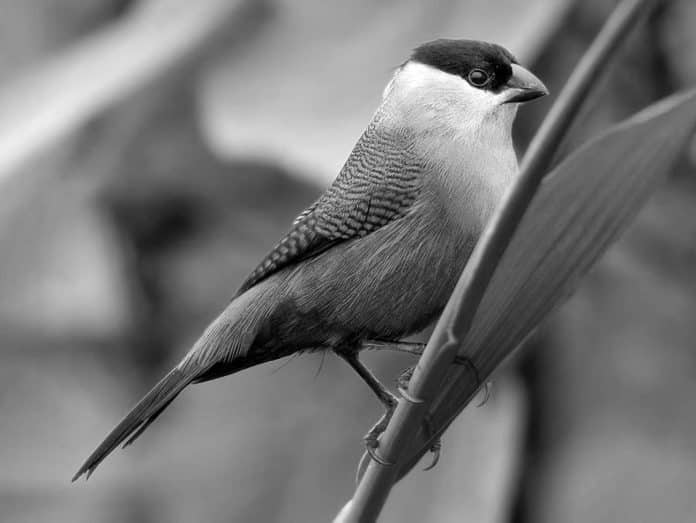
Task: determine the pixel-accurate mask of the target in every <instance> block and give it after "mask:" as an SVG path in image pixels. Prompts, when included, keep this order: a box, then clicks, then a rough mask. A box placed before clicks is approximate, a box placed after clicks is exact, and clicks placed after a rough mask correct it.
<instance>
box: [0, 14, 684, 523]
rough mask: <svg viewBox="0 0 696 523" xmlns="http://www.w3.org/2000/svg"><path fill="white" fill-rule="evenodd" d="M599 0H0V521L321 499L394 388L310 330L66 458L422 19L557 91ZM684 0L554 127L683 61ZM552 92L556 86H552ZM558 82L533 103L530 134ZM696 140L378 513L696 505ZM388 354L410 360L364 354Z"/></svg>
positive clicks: (220, 291)
mask: <svg viewBox="0 0 696 523" xmlns="http://www.w3.org/2000/svg"><path fill="white" fill-rule="evenodd" d="M615 3H616V2H613V1H606V0H585V1H572V0H524V1H523V0H494V1H487V2H484V1H480V0H459V1H457V2H451V1H447V0H437V1H435V0H434V1H431V2H427V3H426V2H419V1H416V0H403V1H396V0H390V1H376V0H372V1H369V0H361V1H354V2H341V1H339V0H323V1H320V0H302V1H298V0H294V1H291V0H247V1H245V0H198V1H197V2H181V1H178V0H92V1H90V2H87V1H84V0H50V1H49V0H22V1H21V2H20V1H17V0H0V14H1V15H2V16H0V39H1V43H2V45H0V151H2V154H0V254H1V258H0V260H1V261H2V263H1V264H0V341H1V343H0V441H1V442H2V445H0V521H1V522H8V523H15V522H32V523H34V522H43V521H46V522H49V521H50V522H63V521H66V522H67V521H70V522H78V523H79V522H100V523H101V522H104V523H111V522H133V523H157V522H182V523H183V522H230V521H234V522H242V523H244V522H269V523H272V522H291V523H292V522H314V521H317V522H319V521H330V520H331V518H332V517H333V516H334V515H335V514H336V512H337V511H338V509H339V508H340V507H341V506H342V504H343V503H344V502H345V501H346V500H347V499H348V497H349V496H350V494H351V493H352V489H353V486H354V483H353V481H354V471H355V467H356V464H357V461H358V459H359V457H360V455H361V453H362V445H361V437H362V435H363V434H364V432H365V431H366V430H367V428H369V426H371V424H372V423H373V422H374V421H375V420H376V418H377V417H378V415H379V414H380V406H379V405H378V404H377V402H376V401H375V400H374V399H373V398H372V397H371V395H370V393H369V391H368V389H367V388H366V387H364V386H363V384H362V383H359V382H358V380H357V378H356V377H355V376H354V375H353V373H352V372H351V371H350V369H349V368H348V367H347V366H346V365H344V364H342V363H341V362H338V361H337V360H336V359H335V358H334V357H332V356H330V355H328V356H326V358H322V356H321V355H318V354H315V355H305V356H302V357H299V358H294V359H291V360H289V361H287V362H276V363H273V364H268V365H265V366H262V367H259V368H255V369H252V370H249V371H245V372H243V373H242V374H239V375H236V376H233V377H230V378H226V379H223V380H220V381H216V382H212V383H210V384H207V385H205V386H203V387H192V388H191V389H189V390H187V391H186V392H185V393H184V394H183V395H182V396H181V397H180V398H179V399H178V400H177V401H176V402H175V403H174V404H173V405H172V407H170V408H169V409H168V410H167V412H166V414H164V415H163V416H162V417H161V418H160V419H158V421H157V423H155V424H154V425H153V426H152V427H151V428H150V429H149V430H148V432H147V434H146V435H145V436H144V437H143V438H142V439H141V440H139V441H138V442H137V444H136V445H134V446H133V447H131V448H129V449H128V451H127V452H116V453H115V454H114V455H113V456H112V457H111V458H110V459H108V460H107V461H106V462H105V463H104V464H103V465H102V466H101V467H100V468H99V470H98V471H97V473H96V474H95V476H94V477H93V478H92V479H91V480H90V481H89V482H87V483H84V482H79V483H77V484H74V485H71V484H70V482H69V480H70V477H71V476H72V474H73V473H74V472H75V470H76V469H77V467H78V466H79V465H80V464H81V462H82V461H83V459H84V458H85V457H86V456H87V454H88V453H89V452H91V450H92V449H93V448H94V446H95V445H96V444H97V443H98V442H99V441H101V439H102V437H103V436H104V435H105V434H106V433H107V431H109V430H110V429H111V428H112V427H113V425H114V424H115V423H116V422H117V421H118V420H119V419H120V418H121V417H122V416H123V415H124V414H125V413H126V411H127V410H128V408H129V407H130V406H131V405H132V404H133V403H134V402H135V401H136V400H137V399H138V398H139V397H140V396H141V394H142V393H144V392H146V391H147V390H148V389H149V388H150V386H151V385H152V384H153V383H154V382H155V381H156V380H157V379H158V378H159V377H160V376H161V375H162V374H163V373H164V372H165V371H166V370H167V369H168V368H169V367H170V366H171V365H172V364H174V363H175V362H176V361H177V360H178V359H179V358H180V357H181V355H182V354H183V353H184V352H185V351H186V350H187V349H188V348H189V346H190V344H191V343H192V342H193V341H194V340H195V339H196V338H197V336H198V335H199V334H200V332H201V331H202V329H203V328H204V327H205V326H206V324H207V323H208V321H209V320H210V319H211V318H213V316H214V315H215V314H216V313H217V311H219V310H220V309H221V308H222V307H224V306H225V305H226V303H227V302H228V300H229V299H230V297H231V296H232V295H233V293H234V292H235V290H236V289H237V287H238V286H239V284H240V282H241V281H242V280H243V278H244V277H245V276H246V275H247V273H248V272H249V271H250V270H251V269H252V267H253V266H254V265H255V263H256V262H257V261H258V260H259V259H260V257H261V256H262V255H264V254H265V253H266V251H267V250H268V249H269V248H270V247H271V246H272V245H273V244H274V243H275V242H276V240H277V239H278V238H279V237H280V235H281V234H283V233H284V232H285V231H286V229H287V228H288V226H289V223H290V221H291V220H292V219H293V218H294V216H295V215H296V214H298V212H299V211H300V210H301V209H303V208H304V206H306V205H307V204H309V203H310V202H311V201H312V200H313V199H314V198H315V197H316V195H317V194H318V193H319V191H320V190H321V189H322V187H324V186H326V185H327V184H328V183H329V182H330V180H331V179H332V178H333V177H334V176H335V175H336V173H337V172H338V169H339V168H340V166H341V164H342V162H343V161H344V159H345V158H346V156H347V155H348V153H349V152H350V150H351V148H352V146H353V144H354V142H355V140H356V139H357V138H358V136H359V135H360V133H361V131H362V129H363V127H364V126H365V125H366V123H367V122H368V121H369V118H370V115H371V113H372V111H373V110H374V108H375V107H376V106H377V104H378V102H379V99H380V95H381V91H382V88H383V87H384V85H385V84H386V82H387V81H388V79H389V77H390V75H391V72H392V71H393V69H394V67H395V66H397V65H398V64H399V63H401V62H402V61H403V60H404V59H405V58H406V57H407V56H408V54H409V52H410V49H412V48H413V47H415V46H416V45H418V44H419V43H421V42H423V41H426V40H429V39H432V38H435V37H443V36H447V37H465V38H479V39H485V40H490V41H495V42H498V43H501V44H503V45H505V46H507V47H508V48H509V49H510V50H511V51H512V52H513V53H514V54H516V55H517V56H518V57H519V59H520V60H521V61H522V62H523V63H524V64H526V65H528V66H530V67H531V68H532V69H533V70H534V71H535V72H536V73H537V74H538V75H539V76H540V77H541V78H542V79H544V81H545V82H546V84H547V85H548V86H549V87H550V88H551V89H552V91H553V92H558V90H559V88H560V86H561V85H562V84H563V82H564V80H565V78H567V76H568V74H569V72H570V70H571V69H572V68H573V66H574V64H575V63H576V61H577V59H578V57H579V56H580V54H581V53H582V52H583V50H584V49H586V47H587V45H588V44H589V42H590V41H591V39H592V38H593V36H594V35H595V34H596V32H597V30H598V28H599V27H600V25H601V24H602V22H603V21H604V20H605V19H606V17H607V14H608V13H609V11H610V10H611V9H612V7H613V6H614V5H615ZM694 27H696V3H694V2H693V1H692V0H676V1H672V2H668V3H666V6H665V7H664V8H663V9H661V10H660V11H659V12H658V13H657V14H656V15H655V16H654V17H653V18H652V19H651V20H650V22H649V23H648V24H647V25H646V26H645V27H643V28H641V29H640V30H639V31H637V32H636V34H635V35H634V37H633V38H632V39H631V41H630V43H629V45H627V46H626V49H625V52H623V53H622V55H621V57H620V58H619V59H618V60H617V61H616V62H615V65H614V66H613V67H612V69H611V71H610V73H609V74H607V75H606V76H605V77H602V78H598V79H597V87H596V89H595V91H594V92H593V94H592V95H591V98H590V101H589V103H588V104H587V107H586V109H585V110H584V112H583V114H582V116H581V118H580V119H579V121H578V123H577V124H576V126H575V127H574V129H573V132H572V133H571V136H570V138H569V139H568V140H567V142H566V145H565V146H564V152H565V153H567V152H568V151H570V150H572V149H573V148H575V147H577V146H578V145H579V144H581V143H583V142H584V141H585V140H586V139H587V138H588V137H589V136H591V135H593V134H595V133H596V132H597V131H598V130H599V129H603V128H606V127H607V126H608V125H610V124H611V123H613V122H616V121H618V120H621V119H623V118H625V117H627V116H628V115H630V114H632V113H633V112H635V111H636V110H638V109H640V108H642V107H644V106H646V105H648V104H649V103H650V102H651V101H654V100H656V99H659V98H661V97H663V96H665V95H667V94H669V93H671V92H673V91H675V90H678V89H680V88H685V87H687V86H693V85H694V84H696V32H694V30H693V28H694ZM550 98H552V97H550ZM550 101H551V100H546V101H543V102H541V103H538V104H532V105H530V106H528V107H525V108H523V109H522V110H521V111H520V116H519V118H518V122H517V126H516V139H517V144H518V145H519V149H520V151H522V150H523V149H524V146H525V144H526V143H527V141H528V140H529V138H530V137H531V135H532V133H533V132H534V130H535V129H536V127H537V125H538V123H539V121H540V119H541V117H542V116H543V115H544V113H545V112H546V110H547V109H548V106H549V103H550ZM695 169H696V146H692V147H691V149H690V150H688V151H686V152H685V154H684V157H683V159H682V160H681V162H680V164H679V166H678V168H677V169H675V172H674V173H673V175H672V176H671V180H670V182H669V184H668V185H667V186H666V187H664V188H663V189H662V190H661V191H660V193H659V194H657V195H656V196H655V197H654V198H653V199H652V200H651V202H650V204H649V205H648V206H647V207H646V208H645V209H644V211H643V212H642V213H641V214H640V216H639V218H638V220H637V222H636V223H635V224H634V225H633V226H632V228H631V229H630V230H629V232H628V233H627V234H625V235H624V237H623V238H622V240H621V241H620V242H619V243H618V244H617V245H615V246H614V247H613V248H612V249H611V251H610V252H609V253H608V254H607V255H606V256H605V257H604V259H603V261H602V263H601V264H600V265H599V266H598V267H597V268H596V269H595V270H594V271H593V272H592V274H591V275H590V277H588V278H587V279H586V280H585V281H584V284H583V286H582V288H581V290H580V291H579V292H578V293H577V294H576V295H575V297H574V298H573V299H572V300H571V301H570V302H569V303H568V304H567V305H566V306H565V307H563V308H562V309H561V310H560V311H559V312H558V313H557V314H555V315H554V316H553V317H552V318H550V319H549V321H547V323H546V325H545V327H544V329H542V331H541V332H540V333H539V334H538V335H537V336H536V337H535V338H534V340H532V342H531V343H530V344H529V345H528V346H527V347H526V348H525V349H524V350H522V351H518V354H517V355H516V356H515V357H514V358H513V359H512V361H510V362H508V364H507V365H506V366H505V368H504V369H501V370H500V371H499V372H498V374H497V375H496V377H495V380H494V384H493V392H492V397H491V398H490V400H489V401H488V402H487V403H486V404H485V406H483V407H480V408H474V407H473V405H472V407H470V408H468V409H467V410H466V411H465V412H464V414H463V415H462V416H461V417H460V419H459V420H458V421H457V422H456V423H455V424H454V425H453V426H452V427H451V429H450V430H449V431H448V432H447V433H446V434H445V437H444V439H443V445H444V448H443V454H442V459H441V461H440V464H439V465H438V467H437V468H436V469H434V470H433V471H430V472H420V471H414V472H413V473H412V474H411V475H410V476H409V477H407V478H406V479H405V480H404V481H403V482H402V483H401V484H399V485H398V486H397V487H396V488H395V490H394V492H393V495H392V497H391V498H390V502H389V503H388V505H387V507H386V509H385V512H384V514H383V518H382V521H385V522H397V521H399V522H402V521H406V522H410V521H437V522H459V521H477V522H483V523H486V522H491V523H492V522H513V523H530V522H541V523H544V522H549V523H550V522H576V521H577V522H581V521H582V522H584V523H586V522H589V521H591V522H594V521H614V522H624V521H625V522H629V521H630V522H642V521H646V522H648V521H662V522H667V521H670V522H671V521H674V522H683V521H689V520H692V519H693V515H694V514H696V497H694V496H693V493H694V485H696V350H694V349H696V341H694V340H696V322H694V310H696V263H695V262H696V247H694V246H695V245H696V243H695V242H694V240H695V239H696V211H695V210H694V209H696V177H694V174H695V173H694V170H695ZM366 359H367V361H368V364H370V365H371V366H373V367H374V368H375V369H376V370H377V372H378V373H379V375H380V376H382V377H383V378H384V379H385V380H387V381H391V380H393V379H395V378H396V376H398V373H399V371H400V370H402V369H403V368H405V367H407V366H409V365H410V364H411V363H412V360H409V359H408V358H406V357H403V356H399V355H393V354H391V355H381V354H369V355H367V357H366Z"/></svg>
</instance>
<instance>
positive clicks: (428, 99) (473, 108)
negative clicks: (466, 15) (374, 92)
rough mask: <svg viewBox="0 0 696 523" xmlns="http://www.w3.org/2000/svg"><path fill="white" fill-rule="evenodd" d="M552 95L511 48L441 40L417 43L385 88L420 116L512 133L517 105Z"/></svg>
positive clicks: (401, 107)
mask: <svg viewBox="0 0 696 523" xmlns="http://www.w3.org/2000/svg"><path fill="white" fill-rule="evenodd" d="M546 94H548V90H547V89H546V86H544V84H543V83H542V82H541V80H539V79H538V78H537V77H536V76H534V75H533V74H532V73H530V72H529V71H528V70H527V69H525V68H524V67H522V66H521V65H519V63H518V62H517V60H516V59H515V57H514V56H513V55H512V54H510V52H509V51H507V50H506V49H505V48H503V47H501V46H499V45H496V44H491V43H486V42H479V41H475V40H449V39H440V40H434V41H432V42H428V43H425V44H422V45H421V46H419V47H417V48H416V49H415V50H414V51H413V53H412V55H411V57H410V58H409V59H408V60H407V61H406V62H405V63H404V64H402V65H401V66H400V67H399V68H398V70H397V71H396V73H395V74H394V77H393V78H392V80H391V82H390V83H389V85H388V86H387V88H386V89H385V92H384V100H385V102H387V101H390V102H392V103H390V104H389V105H390V106H391V107H394V108H396V109H397V110H398V111H400V112H402V113H404V114H405V116H407V117H408V118H409V119H410V120H411V121H412V122H414V123H415V124H416V125H417V122H418V121H419V119H425V121H424V124H426V125H427V123H426V121H429V122H430V123H432V122H433V121H438V122H441V123H445V124H452V125H455V126H457V125H460V126H464V127H468V128H471V127H473V128H476V129H480V128H481V127H486V126H488V127H490V126H495V127H501V128H505V129H504V130H505V131H506V132H509V128H510V127H511V125H512V120H513V119H514V116H515V113H516V110H517V106H518V105H519V104H520V103H523V102H528V101H530V100H534V99H536V98H539V97H541V96H544V95H546Z"/></svg>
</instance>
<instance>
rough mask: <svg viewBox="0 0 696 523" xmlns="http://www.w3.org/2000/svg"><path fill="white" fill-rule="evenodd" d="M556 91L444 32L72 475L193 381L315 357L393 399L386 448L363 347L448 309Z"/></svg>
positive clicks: (90, 466)
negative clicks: (526, 113) (537, 116)
mask: <svg viewBox="0 0 696 523" xmlns="http://www.w3.org/2000/svg"><path fill="white" fill-rule="evenodd" d="M546 94H548V90H547V88H546V87H545V86H544V84H543V83H542V81H541V80H539V78H537V77H536V76H535V75H534V74H532V73H531V72H530V71H529V70H528V69H525V68H524V67H523V66H522V65H520V64H519V62H518V61H517V59H516V58H515V57H514V56H513V55H512V54H511V53H510V52H509V51H508V50H506V49H505V48H503V47H502V46H500V45H497V44H493V43H488V42H483V41H477V40H465V39H444V38H443V39H437V40H433V41H430V42H426V43H423V44H421V45H419V46H418V47H416V48H415V49H413V51H412V52H411V54H410V56H409V58H408V59H407V60H406V61H404V62H403V63H402V64H401V65H399V66H398V67H396V68H395V70H394V73H393V75H392V77H391V79H390V80H389V82H388V84H387V86H386V87H385V89H384V91H383V93H382V98H381V103H380V104H379V106H378V108H377V109H376V111H375V112H374V114H373V116H372V119H371V121H370V122H369V124H368V125H367V128H366V129H365V131H364V132H363V134H362V135H361V136H360V138H359V139H358V141H357V143H356V145H355V147H354V148H353V150H352V152H351V153H350V154H349V156H348V158H347V160H346V162H345V164H344V165H343V167H342V169H341V170H340V171H339V174H338V176H337V177H336V179H335V180H334V181H333V183H332V184H331V185H330V186H329V187H328V188H327V189H326V190H325V192H324V193H323V194H322V195H321V196H320V197H319V198H318V199H317V200H316V201H315V202H314V203H313V204H311V205H310V206H309V207H308V208H307V209H306V210H304V211H303V212H301V213H300V214H299V216H298V217H297V218H296V219H295V220H294V222H293V223H292V225H291V226H290V227H289V231H288V233H287V234H286V235H285V236H284V237H283V238H282V239H281V240H280V241H279V242H278V243H277V244H276V245H275V246H274V247H273V248H272V249H271V250H270V252H269V253H268V255H267V256H266V257H265V258H263V259H262V260H261V262H260V263H259V264H258V266H257V267H256V268H255V269H254V270H253V271H252V272H251V274H250V275H249V276H248V278H247V279H246V280H245V281H244V282H243V283H242V285H241V287H240V288H239V290H238V292H237V293H236V295H235V296H234V298H233V299H232V300H231V302H230V303H229V304H228V305H227V307H226V308H225V309H224V310H223V311H222V312H221V313H220V314H219V316H218V317H217V318H215V319H214V320H213V321H212V323H210V325H209V326H208V327H207V328H206V329H205V331H204V332H203V334H202V335H201V336H200V338H199V339H198V340H197V341H196V342H195V343H194V345H193V347H192V348H191V349H190V351H189V352H188V353H187V354H186V355H185V356H184V357H183V359H182V360H181V361H180V362H179V363H178V365H176V366H175V367H174V368H173V369H172V370H171V371H170V372H169V373H167V374H166V375H165V376H164V377H163V378H162V379H161V380H160V381H159V382H158V383H157V384H156V385H155V386H154V388H153V389H152V390H151V391H150V392H148V393H147V394H146V395H145V396H144V397H143V399H141V400H140V401H139V402H138V403H137V404H136V405H135V407H134V408H133V409H132V410H131V411H130V412H129V413H128V414H127V415H126V416H125V418H123V420H122V421H121V422H120V423H118V425H117V426H116V427H115V428H114V429H113V430H112V431H111V433H109V434H108V435H107V436H106V438H105V439H104V441H103V442H102V443H101V444H100V445H99V446H98V447H97V448H96V450H94V452H92V454H91V455H90V456H89V457H88V458H87V459H86V461H85V462H84V464H83V465H82V466H81V467H80V468H79V469H78V471H77V473H76V474H75V476H74V477H73V481H75V480H76V479H78V478H79V477H80V476H82V475H83V474H86V477H87V478H89V476H90V475H91V474H92V473H93V472H94V470H95V469H96V467H97V466H98V465H99V464H100V463H101V462H102V461H103V460H104V459H105V458H106V457H107V455H109V454H110V453H111V452H112V451H113V450H114V449H115V448H116V447H118V446H119V445H121V444H123V446H124V447H125V446H127V445H130V444H131V443H133V441H135V440H136V439H137V438H138V437H139V436H140V435H141V434H142V433H143V431H144V430H145V429H147V427H148V426H149V425H150V424H151V423H152V422H153V421H155V420H156V419H157V417H158V416H159V415H160V414H161V413H162V412H163V411H164V410H165V409H166V408H167V407H168V406H169V404H170V403H171V402H172V401H173V400H174V399H175V398H176V397H177V396H178V395H179V393H181V392H182V391H183V390H184V389H185V388H186V387H187V386H188V385H190V384H195V383H202V382H206V381H209V380H213V379H217V378H221V377H223V376H227V375H230V374H233V373H236V372H239V371H241V370H243V369H246V368H249V367H251V366H254V365H259V364H261V363H265V362H269V361H272V360H276V359H279V358H283V357H286V356H290V355H293V354H295V353H301V352H310V351H330V352H333V353H335V354H336V355H338V356H339V357H340V358H342V359H343V360H345V361H346V362H347V363H348V364H349V365H350V366H351V367H352V368H353V369H354V370H355V372H357V374H358V375H359V376H360V378H361V379H362V380H364V381H365V383H366V384H367V385H368V386H369V387H370V389H371V390H372V391H373V392H374V394H375V395H376V396H377V398H378V399H379V400H380V402H381V403H382V404H383V405H384V407H385V412H384V415H383V416H382V417H381V418H380V420H379V421H378V423H377V424H376V425H375V426H374V427H373V428H372V429H371V430H370V431H369V432H368V434H367V435H366V436H365V444H366V446H367V447H368V449H370V448H371V449H374V448H376V447H377V446H378V444H379V441H378V437H379V434H380V433H381V432H382V431H383V430H384V429H385V428H386V425H387V423H388V421H389V419H390V417H391V414H392V412H393V410H394V408H395V406H396V402H397V399H396V396H395V395H394V394H393V393H392V392H390V391H389V390H388V388H387V387H385V386H384V385H383V384H382V383H381V382H380V381H379V380H378V379H377V378H376V377H375V375H374V374H373V373H372V372H371V371H370V369H368V368H367V367H366V366H365V365H364V364H363V363H362V361H361V360H360V357H359V356H360V353H361V350H363V349H364V348H365V347H368V346H371V347H377V348H391V349H394V350H401V351H403V352H410V353H414V354H420V353H421V352H422V345H419V344H413V343H407V342H404V341H403V340H404V339H405V338H407V337H408V336H410V335H413V334H414V333H418V332H420V331H422V330H424V329H425V328H426V327H428V326H429V325H430V324H432V323H433V322H434V321H435V320H436V319H437V317H438V315H439V314H440V313H441V312H442V310H443V309H444V306H445V304H446V303H447V300H448V299H449V296H450V294H451V293H452V291H453V289H454V287H455V284H456V282H457V280H458V278H459V276H460V274H461V272H462V270H463V269H464V266H465V264H466V262H467V260H468V258H469V256H470V254H471V252H472V250H473V248H474V246H475V244H476V241H477V240H478V238H479V236H480V235H481V233H482V231H483V229H484V227H485V226H486V223H487V221H488V220H489V218H490V217H491V215H492V213H493V211H494V209H495V207H496V205H497V204H498V203H499V201H500V200H501V198H502V196H503V194H504V192H505V191H506V189H507V188H508V187H509V185H510V183H511V182H512V181H513V180H514V178H515V175H516V173H517V171H518V160H517V156H516V153H515V149H514V146H513V141H512V132H511V131H512V124H513V121H514V119H515V115H516V113H517V109H518V106H519V105H520V104H521V103H524V102H528V101H531V100H534V99H537V98H540V97H542V96H544V95H546Z"/></svg>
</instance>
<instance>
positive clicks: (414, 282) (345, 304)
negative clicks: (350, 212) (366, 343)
mask: <svg viewBox="0 0 696 523" xmlns="http://www.w3.org/2000/svg"><path fill="white" fill-rule="evenodd" d="M431 223H432V222H431ZM433 225H435V224H433ZM436 225H437V226H429V224H428V222H423V221H420V222H417V221H415V219H414V220H408V219H404V220H402V221H400V222H399V223H395V224H390V225H389V226H387V227H384V228H383V229H380V230H379V231H376V232H374V233H372V234H370V235H368V236H366V237H363V238H360V239H357V240H354V241H352V242H346V243H345V244H341V245H338V246H336V247H334V248H333V249H331V250H329V251H327V252H326V253H324V254H323V255H321V256H318V257H317V258H315V259H313V260H311V261H308V262H306V263H305V264H304V265H303V266H301V267H298V268H297V269H295V270H294V271H292V273H291V274H290V276H289V278H288V280H287V285H288V286H289V290H290V292H289V293H288V295H289V296H292V306H286V307H281V308H285V310H286V311H287V312H288V313H289V315H286V316H285V318H287V319H286V320H280V318H279V317H278V316H276V318H277V320H280V322H281V323H285V324H286V325H287V329H283V330H284V331H286V332H285V335H284V336H282V337H283V338H285V341H286V342H287V341H290V340H292V344H293V345H296V346H297V347H298V348H300V347H299V346H300V345H305V346H308V347H309V346H316V345H334V344H336V343H340V342H341V341H343V340H359V339H370V338H381V339H398V338H401V337H403V336H406V335H409V334H412V333H415V332H418V331H420V330H422V329H424V328H425V327H427V326H428V325H429V324H430V323H431V322H432V321H434V320H435V319H436V317H437V315H438V314H439V313H440V312H441V311H442V309H443V307H444V305H445V303H446V302H447V299H448V298H449V296H450V294H451V293H452V290H453V289H454V286H455V284H456V282H457V280H458V278H459V275H460V274H461V271H462V269H463V268H464V265H465V263H466V260H467V258H468V257H469V254H470V252H471V249H472V247H473V235H464V234H461V233H459V234H455V233H454V232H453V231H452V230H451V229H447V228H444V227H443V226H442V222H439V223H437V224H436ZM290 311H293V312H292V313H290Z"/></svg>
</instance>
